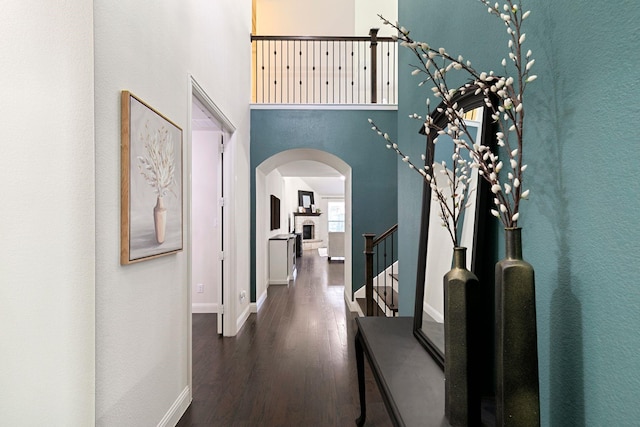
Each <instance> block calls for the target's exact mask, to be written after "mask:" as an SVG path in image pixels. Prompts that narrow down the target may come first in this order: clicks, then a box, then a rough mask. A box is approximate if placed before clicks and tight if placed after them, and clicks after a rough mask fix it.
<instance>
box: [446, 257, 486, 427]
mask: <svg viewBox="0 0 640 427" xmlns="http://www.w3.org/2000/svg"><path fill="white" fill-rule="evenodd" d="M466 254H467V248H460V247H456V248H454V250H453V268H452V269H451V271H449V272H448V273H447V274H445V276H444V279H443V281H444V337H445V338H444V376H445V401H444V402H445V404H444V405H445V415H446V417H447V419H448V420H449V423H450V424H451V425H452V426H454V427H457V426H476V425H480V385H479V381H478V380H477V378H478V377H479V372H478V371H479V370H478V369H476V368H475V365H477V364H476V361H477V360H479V357H478V353H479V352H478V345H477V340H478V338H479V335H480V334H479V333H478V331H476V330H475V328H476V327H477V325H478V318H477V309H476V307H475V305H476V304H477V301H478V293H479V289H480V286H479V283H478V278H477V277H476V276H475V274H473V273H472V272H471V271H469V270H467V267H466V264H467V262H466Z"/></svg>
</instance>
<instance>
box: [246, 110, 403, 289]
mask: <svg viewBox="0 0 640 427" xmlns="http://www.w3.org/2000/svg"><path fill="white" fill-rule="evenodd" d="M368 118H373V119H374V120H375V121H376V122H377V123H378V124H379V125H380V127H382V128H384V129H386V130H388V133H389V134H390V135H395V130H396V120H395V118H396V112H395V111H347V110H253V111H252V112H251V171H252V175H251V176H252V177H251V203H252V213H251V216H252V220H251V223H252V224H255V220H254V218H255V188H254V187H255V179H254V178H255V168H256V166H258V165H259V164H260V163H262V161H264V160H265V159H267V158H269V157H271V156H272V155H274V154H277V153H279V152H281V151H284V150H288V149H293V148H314V149H318V150H323V151H326V152H328V153H331V154H334V155H336V156H338V157H340V158H341V159H342V160H344V161H345V162H346V163H348V164H349V165H350V166H351V168H352V192H353V197H352V218H353V223H352V224H353V229H352V236H353V281H352V283H353V289H354V290H356V289H358V288H359V287H360V286H362V285H363V284H364V255H362V251H363V249H364V240H363V238H362V234H363V233H376V234H380V233H382V232H384V231H385V230H387V229H388V228H389V227H391V226H392V225H394V224H395V223H396V222H397V217H396V209H395V208H393V207H394V206H395V205H396V203H397V197H396V185H395V179H396V178H395V177H396V158H395V157H394V154H393V153H391V152H389V151H388V150H386V149H385V148H384V144H383V141H382V140H380V137H379V136H377V135H376V134H374V133H373V131H371V128H370V126H369V123H368V122H367V119H368ZM380 206H384V207H390V209H379V208H377V207H380ZM252 227H255V225H252ZM252 246H253V247H252V257H255V229H253V228H252ZM253 259H254V261H252V264H251V269H252V273H251V276H252V280H251V286H252V288H251V289H252V296H251V298H252V301H255V258H253Z"/></svg>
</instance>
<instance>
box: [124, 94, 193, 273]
mask: <svg viewBox="0 0 640 427" xmlns="http://www.w3.org/2000/svg"><path fill="white" fill-rule="evenodd" d="M122 118H123V124H122V169H123V170H122V172H123V177H122V186H123V189H122V190H123V191H122V231H121V234H122V244H121V259H120V262H121V263H122V264H130V263H133V262H138V261H143V260H146V259H151V258H156V257H158V256H161V255H168V254H171V253H175V252H177V251H180V250H182V129H180V128H179V127H178V126H177V125H175V124H174V123H173V122H171V121H170V120H168V119H167V118H166V117H164V116H163V115H161V114H160V113H158V112H157V111H155V110H154V109H153V108H151V107H149V106H148V105H147V104H145V103H144V102H143V101H141V100H140V99H138V98H137V97H135V96H134V95H132V94H131V93H130V92H127V91H123V92H122Z"/></svg>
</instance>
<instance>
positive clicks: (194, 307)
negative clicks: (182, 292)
mask: <svg viewBox="0 0 640 427" xmlns="http://www.w3.org/2000/svg"><path fill="white" fill-rule="evenodd" d="M191 312H192V313H217V312H218V304H216V303H203V302H194V303H193V304H191Z"/></svg>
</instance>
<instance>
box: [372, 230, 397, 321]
mask: <svg viewBox="0 0 640 427" xmlns="http://www.w3.org/2000/svg"><path fill="white" fill-rule="evenodd" d="M397 235H398V224H396V225H394V226H393V227H391V228H390V229H388V230H387V231H385V232H384V233H382V234H381V235H380V236H378V237H376V235H375V234H370V233H367V234H363V237H364V247H365V249H364V255H365V308H366V309H365V315H367V316H386V315H388V313H391V314H392V315H393V316H395V315H397V313H398V294H397V291H396V290H395V287H396V286H395V285H394V282H397V280H398V271H397V261H398V248H397Z"/></svg>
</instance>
